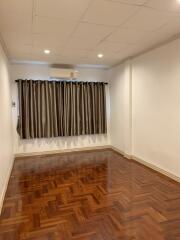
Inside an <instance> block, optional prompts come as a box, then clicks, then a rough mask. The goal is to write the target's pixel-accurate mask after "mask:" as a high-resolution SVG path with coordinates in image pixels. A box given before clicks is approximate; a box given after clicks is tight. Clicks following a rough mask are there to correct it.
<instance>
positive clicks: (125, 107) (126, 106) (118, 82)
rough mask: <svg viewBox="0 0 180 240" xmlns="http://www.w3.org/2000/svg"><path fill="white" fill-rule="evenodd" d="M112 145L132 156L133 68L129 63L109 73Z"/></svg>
mask: <svg viewBox="0 0 180 240" xmlns="http://www.w3.org/2000/svg"><path fill="white" fill-rule="evenodd" d="M109 79H111V82H110V112H111V117H110V136H111V144H112V145H113V146H114V147H116V148H118V149H120V150H121V151H122V152H124V153H126V154H128V155H130V154H131V94H130V92H131V66H130V64H129V62H127V63H124V64H122V65H119V66H117V67H114V68H112V69H111V70H110V71H109Z"/></svg>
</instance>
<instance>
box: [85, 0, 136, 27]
mask: <svg viewBox="0 0 180 240" xmlns="http://www.w3.org/2000/svg"><path fill="white" fill-rule="evenodd" d="M138 8H139V7H137V6H132V5H127V4H121V3H119V2H112V1H106V0H96V1H94V2H93V4H91V6H90V7H89V9H88V11H87V12H86V14H85V16H84V18H83V21H85V22H89V23H96V24H104V25H107V26H119V25H120V24H122V23H123V22H124V21H125V20H127V19H128V18H129V17H130V16H132V15H133V14H134V13H135V12H136V11H137V10H138Z"/></svg>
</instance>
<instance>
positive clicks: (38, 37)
mask: <svg viewBox="0 0 180 240" xmlns="http://www.w3.org/2000/svg"><path fill="white" fill-rule="evenodd" d="M32 38H33V45H34V46H36V47H38V46H39V47H41V48H44V49H51V48H52V47H57V46H59V47H60V46H62V47H63V46H64V44H65V43H66V42H67V40H68V37H67V36H65V35H58V34H57V35H56V34H53V35H51V34H33V37H32Z"/></svg>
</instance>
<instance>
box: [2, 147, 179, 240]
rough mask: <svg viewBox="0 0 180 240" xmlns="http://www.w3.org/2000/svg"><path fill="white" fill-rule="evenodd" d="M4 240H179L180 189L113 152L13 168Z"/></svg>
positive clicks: (28, 161)
mask: <svg viewBox="0 0 180 240" xmlns="http://www.w3.org/2000/svg"><path fill="white" fill-rule="evenodd" d="M0 239H1V240H17V239H21V240H151V239H153V240H177V239H180V184H179V183H176V182H174V181H172V180H170V179H168V178H167V177H164V176H162V175H160V174H158V173H156V172H155V171H152V170H150V169H148V168H146V167H144V166H143V165H140V164H138V163H136V162H134V161H129V160H127V159H125V158H123V157H121V156H120V155H118V154H117V153H115V152H113V151H111V150H101V151H91V152H81V153H68V154H64V155H49V156H41V157H40V156H36V157H26V158H21V159H18V160H16V161H15V164H14V167H13V171H12V174H11V178H10V181H9V185H8V189H7V193H6V197H5V201H4V205H3V210H2V214H1V218H0Z"/></svg>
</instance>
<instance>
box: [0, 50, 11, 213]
mask: <svg viewBox="0 0 180 240" xmlns="http://www.w3.org/2000/svg"><path fill="white" fill-rule="evenodd" d="M0 115H1V116H0V212H1V207H2V202H3V198H4V195H5V191H6V186H7V182H8V179H9V175H10V171H11V168H12V165H13V142H12V139H13V138H12V117H11V96H10V81H9V73H8V60H7V58H6V56H5V53H4V51H3V49H2V47H1V45H0Z"/></svg>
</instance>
